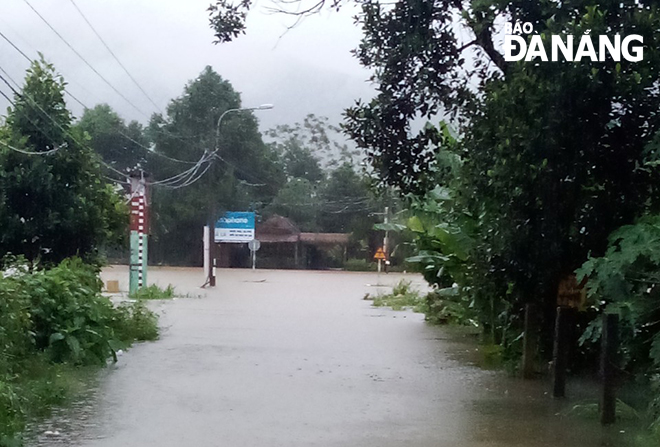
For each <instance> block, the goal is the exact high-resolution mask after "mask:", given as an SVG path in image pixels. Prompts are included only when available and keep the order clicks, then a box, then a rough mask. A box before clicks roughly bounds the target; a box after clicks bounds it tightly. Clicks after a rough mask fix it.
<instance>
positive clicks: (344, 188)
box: [319, 163, 374, 237]
mask: <svg viewBox="0 0 660 447" xmlns="http://www.w3.org/2000/svg"><path fill="white" fill-rule="evenodd" d="M319 195H320V198H321V200H322V201H323V204H324V205H323V210H322V212H321V216H320V224H321V227H322V228H323V231H326V232H329V233H350V232H357V233H359V234H360V235H361V236H362V237H365V236H366V232H367V231H365V230H370V229H371V227H373V224H374V221H373V218H372V217H370V216H369V213H370V212H371V211H374V207H373V205H374V203H373V200H372V199H371V197H370V194H369V190H368V187H367V183H366V181H365V179H364V178H363V177H362V176H360V175H359V174H358V173H357V172H355V170H354V169H353V167H352V166H351V165H350V164H349V163H344V164H342V165H341V166H339V167H338V168H337V169H335V170H333V171H332V172H330V175H329V176H328V180H327V181H326V182H325V184H324V185H323V187H322V189H321V192H320V194H319Z"/></svg>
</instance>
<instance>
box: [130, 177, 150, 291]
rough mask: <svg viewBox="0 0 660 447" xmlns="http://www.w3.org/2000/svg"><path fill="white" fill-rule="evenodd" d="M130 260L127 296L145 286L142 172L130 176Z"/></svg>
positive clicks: (145, 225)
mask: <svg viewBox="0 0 660 447" xmlns="http://www.w3.org/2000/svg"><path fill="white" fill-rule="evenodd" d="M130 204H131V227H130V228H131V234H130V244H131V258H130V266H129V294H130V295H133V294H134V293H135V292H137V291H138V289H141V288H142V287H144V286H145V285H146V284H147V262H148V258H149V256H148V247H149V243H148V234H149V226H148V215H149V211H148V209H149V208H148V195H147V182H146V180H145V173H144V171H142V170H140V171H136V172H134V173H132V174H131V201H130Z"/></svg>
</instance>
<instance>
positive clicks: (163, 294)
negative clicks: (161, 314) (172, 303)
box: [130, 284, 175, 300]
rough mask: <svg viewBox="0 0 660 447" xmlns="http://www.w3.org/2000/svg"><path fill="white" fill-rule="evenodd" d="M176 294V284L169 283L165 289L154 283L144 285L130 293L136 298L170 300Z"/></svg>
mask: <svg viewBox="0 0 660 447" xmlns="http://www.w3.org/2000/svg"><path fill="white" fill-rule="evenodd" d="M174 296H175V294H174V286H172V284H168V286H167V287H166V288H164V289H161V288H160V287H158V286H157V285H156V284H152V285H150V286H147V287H142V288H140V289H138V290H137V291H135V292H134V293H131V295H130V297H131V298H133V299H136V300H168V299H171V298H174Z"/></svg>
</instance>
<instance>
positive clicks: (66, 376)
mask: <svg viewBox="0 0 660 447" xmlns="http://www.w3.org/2000/svg"><path fill="white" fill-rule="evenodd" d="M9 269H10V271H11V272H12V273H11V274H10V275H2V276H1V277H0V446H4V445H11V443H12V442H14V437H13V436H14V434H15V433H16V432H18V431H20V430H22V428H23V424H24V423H25V418H26V417H27V416H28V415H35V414H39V413H40V412H42V411H43V410H44V409H46V408H48V407H50V406H51V405H54V404H58V403H61V401H62V400H63V399H64V397H65V396H66V395H68V394H69V392H70V389H71V387H72V383H70V382H71V380H70V379H71V377H72V375H71V374H70V373H69V372H68V371H69V370H70V369H72V368H73V367H74V366H81V365H105V364H106V362H107V360H108V359H109V358H114V359H115V360H116V352H117V351H118V350H119V349H125V348H127V347H128V346H130V345H131V344H132V343H133V342H134V341H139V340H154V339H155V338H157V337H158V324H157V323H158V319H157V316H156V315H155V314H154V313H153V312H151V311H150V310H148V309H147V308H146V307H145V306H144V304H143V303H140V302H137V303H126V304H122V305H120V306H118V307H115V306H113V304H112V302H111V301H110V300H109V299H108V298H106V297H104V296H103V295H101V287H102V282H101V281H100V279H99V277H98V271H97V269H96V268H95V267H93V266H90V265H87V264H84V263H83V262H82V261H81V260H79V259H70V260H66V261H64V262H62V263H61V264H59V265H58V266H56V267H54V268H52V269H50V270H45V271H36V272H33V273H29V272H28V271H27V270H25V269H21V268H12V267H9Z"/></svg>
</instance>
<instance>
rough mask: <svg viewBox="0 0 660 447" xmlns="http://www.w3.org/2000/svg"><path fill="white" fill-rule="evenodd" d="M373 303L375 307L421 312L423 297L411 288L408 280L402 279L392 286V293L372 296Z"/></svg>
mask: <svg viewBox="0 0 660 447" xmlns="http://www.w3.org/2000/svg"><path fill="white" fill-rule="evenodd" d="M369 297H371V295H370V296H369ZM365 298H367V297H365ZM367 299H368V298H367ZM373 305H374V306H376V307H390V308H392V310H406V309H411V310H413V311H415V312H423V306H424V298H423V297H422V295H420V293H419V292H418V291H417V290H415V289H413V288H412V286H411V282H410V281H406V280H404V279H402V280H401V281H399V283H398V284H397V285H396V286H394V287H393V288H392V293H387V294H379V295H376V296H374V297H373Z"/></svg>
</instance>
